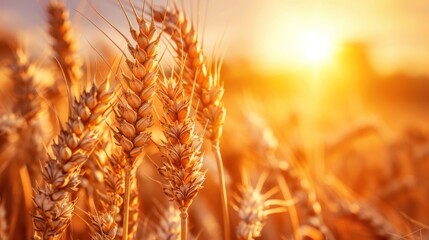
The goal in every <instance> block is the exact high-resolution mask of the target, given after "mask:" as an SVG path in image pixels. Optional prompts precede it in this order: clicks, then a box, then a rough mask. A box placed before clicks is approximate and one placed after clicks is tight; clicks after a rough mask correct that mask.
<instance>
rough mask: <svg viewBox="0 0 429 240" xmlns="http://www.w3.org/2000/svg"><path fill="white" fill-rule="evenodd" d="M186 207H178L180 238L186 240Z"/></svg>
mask: <svg viewBox="0 0 429 240" xmlns="http://www.w3.org/2000/svg"><path fill="white" fill-rule="evenodd" d="M188 216H189V215H188V208H186V207H184V208H181V209H180V219H181V221H180V239H181V240H188Z"/></svg>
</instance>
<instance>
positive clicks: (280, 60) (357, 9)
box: [0, 0, 429, 73]
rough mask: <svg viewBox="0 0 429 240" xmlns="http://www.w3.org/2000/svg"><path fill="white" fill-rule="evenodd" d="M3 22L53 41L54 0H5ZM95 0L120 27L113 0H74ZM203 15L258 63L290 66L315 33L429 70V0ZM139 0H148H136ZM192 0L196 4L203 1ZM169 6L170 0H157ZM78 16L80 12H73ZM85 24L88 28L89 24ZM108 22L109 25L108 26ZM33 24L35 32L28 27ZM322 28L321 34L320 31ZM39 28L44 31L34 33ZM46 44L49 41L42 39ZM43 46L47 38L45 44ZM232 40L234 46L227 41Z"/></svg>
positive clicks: (254, 4)
mask: <svg viewBox="0 0 429 240" xmlns="http://www.w3.org/2000/svg"><path fill="white" fill-rule="evenodd" d="M0 1H1V7H0V28H1V29H3V28H11V27H12V26H16V29H21V30H22V31H21V32H20V38H24V41H25V42H27V45H28V42H31V43H32V44H33V42H34V39H33V37H35V38H38V39H41V38H40V37H39V36H43V38H42V39H44V40H47V39H48V37H47V35H46V33H45V32H44V29H45V25H44V20H45V12H44V8H43V7H42V6H41V4H44V3H47V1H48V0H0ZM87 1H90V2H92V3H94V4H95V5H96V6H97V8H98V9H99V10H101V11H102V12H103V13H104V14H106V15H107V16H108V18H109V19H112V22H114V23H115V24H116V25H118V26H125V25H124V24H125V19H124V18H123V15H122V14H121V12H120V9H119V8H118V7H117V6H113V5H112V4H110V3H106V2H110V1H111V0H103V1H101V0H99V1H97V0H82V1H78V0H73V1H72V0H68V1H67V2H68V5H69V7H70V8H75V9H80V11H82V12H85V13H86V16H88V17H89V18H91V19H97V17H96V15H95V14H94V13H93V12H92V10H90V9H89V8H88V7H85V6H84V5H85V4H86V3H87ZM200 1H201V15H204V13H205V12H206V6H207V5H208V8H207V19H206V31H205V36H206V43H207V45H209V46H213V45H214V44H215V43H218V42H219V40H220V39H223V40H222V43H223V44H222V46H223V49H227V50H228V53H227V54H226V55H227V56H228V55H233V54H240V55H244V56H246V57H251V58H252V59H254V61H255V62H256V63H258V64H262V65H266V66H276V67H287V66H290V65H293V64H294V63H296V62H298V61H301V60H302V57H301V56H300V55H302V52H301V51H299V48H300V46H301V45H302V39H303V36H306V35H312V34H314V33H315V32H316V33H318V35H323V36H324V37H323V38H329V40H330V42H331V43H332V44H333V46H332V47H333V48H338V47H339V46H340V45H339V44H340V43H341V42H344V41H349V40H352V41H362V42H366V43H368V45H369V46H370V48H371V52H370V53H371V56H372V57H373V61H374V63H375V65H376V67H377V69H378V70H379V71H381V72H393V71H395V70H397V69H401V70H404V69H405V70H408V71H412V72H416V73H429V27H428V22H429V1H427V0H413V1H409V0H377V1H374V0H361V1H356V0H265V1H262V0H211V1H206V0H200ZM134 2H139V3H140V2H141V1H140V0H139V1H134ZM186 2H187V3H190V2H192V3H193V5H194V6H195V7H196V6H197V2H198V1H196V0H194V1H186ZM155 3H160V4H161V5H163V4H164V3H165V1H164V0H155ZM72 15H73V16H74V17H79V16H78V14H76V12H72ZM77 22H78V23H80V24H81V25H82V26H81V29H80V30H79V31H81V32H82V36H81V37H82V38H85V39H92V37H94V34H96V35H95V36H101V34H100V35H98V34H99V33H98V30H96V29H95V28H94V27H93V26H91V25H90V24H89V23H88V21H87V20H85V19H82V18H80V19H78V21H77ZM82 29H84V31H82ZM104 29H108V27H107V26H106V27H105V28H104ZM30 30H31V33H32V35H30V34H29V33H28V32H29V31H30ZM319 33H321V34H319ZM33 34H35V35H36V36H34V35H33ZM36 44H41V43H36ZM40 46H42V45H40ZM227 46H229V47H228V48H226V47H227Z"/></svg>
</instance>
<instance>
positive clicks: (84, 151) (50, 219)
mask: <svg viewBox="0 0 429 240" xmlns="http://www.w3.org/2000/svg"><path fill="white" fill-rule="evenodd" d="M111 97H112V91H111V90H110V89H109V88H108V85H107V82H105V83H104V84H103V85H102V86H100V87H97V86H96V85H95V84H94V85H93V86H92V87H91V89H90V90H89V91H87V92H84V93H82V95H81V96H80V99H79V101H78V100H75V101H74V102H73V104H72V107H71V109H70V115H69V118H68V120H67V123H66V127H65V128H63V127H62V128H61V132H60V134H59V135H58V139H57V141H56V142H54V143H53V144H52V150H53V153H54V155H53V158H52V157H51V156H49V157H48V160H47V161H46V163H45V165H44V166H43V168H42V176H43V180H44V184H43V186H41V187H36V188H35V189H34V197H33V202H34V207H35V212H34V215H33V222H34V227H35V232H34V238H35V239H59V238H60V236H61V235H62V233H63V232H64V231H65V229H66V228H67V226H68V225H69V223H70V222H71V217H72V215H73V210H74V200H73V199H72V195H71V194H72V193H74V192H77V190H78V189H79V188H78V185H79V183H80V177H81V172H80V169H81V167H82V165H83V164H84V162H85V161H86V160H87V158H88V153H89V152H90V151H91V150H92V149H93V148H94V143H95V142H96V135H95V134H96V132H95V130H96V127H97V126H98V125H99V124H100V122H101V121H102V120H103V117H104V114H105V112H106V110H107V109H108V107H109V100H110V98H111Z"/></svg>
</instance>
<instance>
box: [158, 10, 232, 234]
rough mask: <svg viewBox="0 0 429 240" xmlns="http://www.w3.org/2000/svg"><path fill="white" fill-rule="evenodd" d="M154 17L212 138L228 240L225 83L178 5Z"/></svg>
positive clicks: (159, 11) (207, 136)
mask: <svg viewBox="0 0 429 240" xmlns="http://www.w3.org/2000/svg"><path fill="white" fill-rule="evenodd" d="M154 18H155V20H156V21H158V22H160V23H162V24H163V27H164V32H165V33H167V34H169V35H170V37H171V39H172V41H173V42H174V43H175V45H176V46H175V52H176V54H177V56H176V60H177V62H178V65H179V66H183V70H182V71H181V76H180V78H181V79H182V80H183V85H184V88H185V90H186V92H187V94H188V96H193V97H194V99H193V104H194V107H195V108H196V109H197V119H198V121H199V122H200V124H201V125H202V126H204V128H205V137H206V138H207V139H208V140H210V141H211V144H212V150H213V153H214V156H215V159H216V164H217V169H218V178H219V183H220V188H221V191H220V194H221V203H222V214H223V224H224V238H225V239H226V240H228V239H229V238H230V229H229V228H230V224H229V213H228V199H227V194H226V184H225V174H224V167H223V162H222V156H221V153H220V147H219V141H220V138H221V135H222V128H223V122H224V120H225V114H226V110H225V107H224V104H223V100H222V98H223V93H224V88H223V82H222V81H220V78H219V74H218V73H215V74H212V73H211V67H207V63H206V57H205V55H204V53H203V51H202V49H201V46H200V45H199V42H198V35H197V31H196V29H195V28H194V25H193V24H192V22H191V21H190V20H189V19H188V18H187V17H186V15H185V14H184V12H181V11H180V10H179V9H178V7H177V5H176V7H175V9H174V10H168V9H160V10H154Z"/></svg>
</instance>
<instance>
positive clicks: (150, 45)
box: [112, 1, 159, 239]
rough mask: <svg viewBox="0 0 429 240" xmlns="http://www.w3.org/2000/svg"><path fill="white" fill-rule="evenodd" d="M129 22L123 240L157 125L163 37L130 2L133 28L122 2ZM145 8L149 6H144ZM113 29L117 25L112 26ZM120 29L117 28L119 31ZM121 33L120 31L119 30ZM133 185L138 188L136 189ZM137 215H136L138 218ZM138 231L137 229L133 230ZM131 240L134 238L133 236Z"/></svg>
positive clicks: (120, 116) (122, 128) (122, 119)
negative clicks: (140, 162)
mask: <svg viewBox="0 0 429 240" xmlns="http://www.w3.org/2000/svg"><path fill="white" fill-rule="evenodd" d="M118 2H119V3H120V6H121V8H122V10H123V12H124V15H125V16H126V18H127V21H128V24H129V27H130V33H131V36H132V38H133V41H134V43H135V45H133V44H131V42H130V41H129V40H128V39H127V38H126V37H125V35H123V34H122V33H121V35H122V36H123V37H124V39H125V40H126V41H127V43H128V50H129V52H130V54H131V56H132V59H129V58H128V57H127V56H125V57H126V63H127V66H128V68H129V69H130V71H131V75H130V76H127V75H126V74H123V77H124V79H125V85H123V88H122V93H123V96H122V101H120V102H119V104H118V109H117V110H116V121H117V131H116V132H115V139H116V140H117V141H118V143H119V144H120V145H121V146H122V150H123V153H124V158H125V161H126V164H125V166H124V168H125V198H124V221H123V229H124V235H123V239H127V238H128V231H129V230H128V226H129V210H130V209H129V207H130V195H131V191H133V195H134V196H133V199H135V200H136V201H137V200H138V199H137V189H136V185H135V183H134V184H131V180H132V179H133V181H134V182H135V179H136V176H135V174H132V172H135V171H136V169H135V168H136V165H137V164H136V163H137V158H138V157H139V156H140V155H141V153H142V152H144V151H143V150H144V148H145V146H146V145H147V144H148V143H149V141H150V139H151V133H150V131H149V130H148V128H149V127H151V126H152V125H153V120H152V118H153V117H152V114H151V110H152V97H153V95H154V94H155V91H156V84H157V78H158V73H157V68H158V60H157V59H156V58H157V52H158V44H159V36H156V28H155V23H154V22H153V20H151V21H147V20H146V19H145V18H144V16H143V14H142V17H140V16H139V15H138V14H137V12H136V10H135V8H134V5H133V4H132V3H131V1H129V4H130V5H131V7H132V9H133V13H134V17H135V20H136V22H137V24H138V30H135V29H134V28H133V27H132V24H131V21H130V19H129V18H128V15H127V13H126V11H125V9H124V7H123V5H122V3H121V1H118ZM144 4H145V3H144ZM112 26H113V25H112ZM115 29H116V28H115ZM118 32H119V33H120V31H119V30H118ZM131 185H133V186H134V187H132V186H131ZM136 216H137V215H135V217H136ZM131 227H132V228H135V227H134V226H131ZM130 237H131V236H130Z"/></svg>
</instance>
